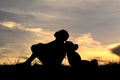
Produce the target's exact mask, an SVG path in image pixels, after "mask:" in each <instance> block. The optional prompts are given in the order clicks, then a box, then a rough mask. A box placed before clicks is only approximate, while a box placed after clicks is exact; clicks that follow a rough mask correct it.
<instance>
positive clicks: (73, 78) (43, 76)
mask: <svg viewBox="0 0 120 80" xmlns="http://www.w3.org/2000/svg"><path fill="white" fill-rule="evenodd" d="M119 72H120V64H107V65H101V66H96V67H90V66H83V67H81V68H71V67H70V66H65V65H61V66H59V67H46V66H43V65H33V66H26V65H22V64H21V65H17V64H16V65H0V80H8V79H9V80H120V73H119Z"/></svg>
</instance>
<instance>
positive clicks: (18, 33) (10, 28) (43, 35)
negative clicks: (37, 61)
mask: <svg viewBox="0 0 120 80" xmlns="http://www.w3.org/2000/svg"><path fill="white" fill-rule="evenodd" d="M0 33H1V34H0V38H1V40H0V44H1V45H0V48H1V49H0V54H1V55H4V56H6V57H7V56H28V55H30V53H31V50H30V47H31V45H33V44H35V43H38V42H43V43H45V42H48V41H50V40H52V39H54V36H52V34H53V32H52V31H49V30H44V29H42V28H36V27H29V26H27V25H22V24H20V23H16V22H13V21H5V22H0Z"/></svg>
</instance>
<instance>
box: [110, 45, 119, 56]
mask: <svg viewBox="0 0 120 80" xmlns="http://www.w3.org/2000/svg"><path fill="white" fill-rule="evenodd" d="M110 50H111V52H112V53H113V54H116V55H118V56H120V44H119V45H117V46H115V47H114V48H111V49H110Z"/></svg>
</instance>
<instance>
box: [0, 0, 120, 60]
mask: <svg viewBox="0 0 120 80" xmlns="http://www.w3.org/2000/svg"><path fill="white" fill-rule="evenodd" d="M119 15H120V1H119V0H1V1H0V57H1V58H3V57H9V56H12V57H14V56H17V57H26V56H27V57H28V55H30V53H31V51H30V46H31V45H32V44H34V43H38V42H49V41H51V40H53V39H54V36H53V34H54V32H56V31H57V30H59V29H66V30H67V31H68V32H69V33H70V38H69V40H72V41H74V42H76V43H78V44H79V46H80V49H79V50H78V51H79V52H80V53H81V56H82V57H83V59H91V57H93V58H97V59H100V60H101V61H102V60H103V61H104V59H105V56H106V55H107V56H109V55H111V56H112V55H113V54H112V53H111V52H108V53H107V52H106V53H107V54H106V53H105V51H106V50H107V49H108V46H111V45H114V46H112V48H113V47H115V46H116V45H119V43H120V37H119V34H120V31H119V30H120V22H119V21H120V16H119ZM81 39H82V40H81ZM83 48H85V49H87V50H88V51H89V50H90V51H91V53H88V52H85V50H84V49H83ZM96 48H98V49H96ZM99 49H100V50H101V49H102V50H103V51H104V50H105V51H104V52H103V54H98V53H97V52H99V51H100V50H99ZM94 52H95V53H94ZM100 53H102V52H100ZM116 54H117V56H119V54H118V53H116ZM85 55H86V56H85ZM101 55H102V56H101ZM114 56H116V55H114ZM101 58H102V59H101ZM109 58H110V57H109Z"/></svg>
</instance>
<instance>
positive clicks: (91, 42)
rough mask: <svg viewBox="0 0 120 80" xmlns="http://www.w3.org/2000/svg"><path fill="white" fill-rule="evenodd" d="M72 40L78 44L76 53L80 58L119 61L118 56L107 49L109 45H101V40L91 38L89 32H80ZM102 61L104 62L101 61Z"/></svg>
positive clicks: (105, 61)
mask: <svg viewBox="0 0 120 80" xmlns="http://www.w3.org/2000/svg"><path fill="white" fill-rule="evenodd" d="M74 42H75V43H77V44H78V45H79V48H78V50H77V51H78V53H79V54H80V56H81V58H82V59H87V60H91V59H97V60H98V61H99V63H102V64H103V63H108V62H109V61H115V62H116V61H119V57H118V56H116V55H115V54H112V53H111V52H110V50H109V48H110V47H108V46H110V45H112V44H108V45H103V44H101V42H99V41H96V40H95V39H93V37H92V35H91V33H88V34H82V35H80V36H79V37H77V38H76V39H74ZM103 61H104V62H103Z"/></svg>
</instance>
